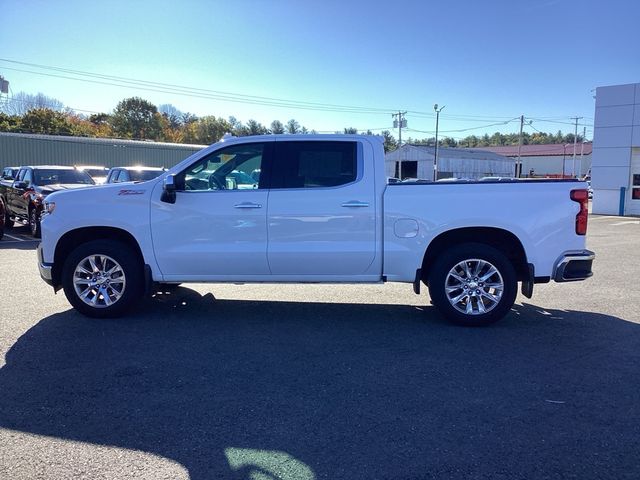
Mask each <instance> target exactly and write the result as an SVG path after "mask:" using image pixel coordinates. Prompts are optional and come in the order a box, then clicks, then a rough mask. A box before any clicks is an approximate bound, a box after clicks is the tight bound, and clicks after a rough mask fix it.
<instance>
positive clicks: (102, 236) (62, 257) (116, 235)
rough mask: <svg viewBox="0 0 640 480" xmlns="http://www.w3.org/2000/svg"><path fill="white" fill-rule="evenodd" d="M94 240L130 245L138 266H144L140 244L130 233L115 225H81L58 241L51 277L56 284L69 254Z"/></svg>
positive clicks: (60, 283)
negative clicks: (81, 226)
mask: <svg viewBox="0 0 640 480" xmlns="http://www.w3.org/2000/svg"><path fill="white" fill-rule="evenodd" d="M94 240H114V241H117V242H121V243H124V244H126V245H128V246H129V247H131V249H132V251H133V252H134V254H135V255H136V257H137V259H138V261H139V263H140V267H141V268H143V267H144V256H143V255H142V249H141V248H140V244H139V243H138V241H137V240H136V239H135V237H134V236H133V235H131V233H129V232H127V231H126V230H123V229H121V228H116V227H83V228H77V229H74V230H70V231H68V232H67V233H65V234H64V235H63V236H62V237H60V240H58V243H57V244H56V249H55V252H54V257H53V270H52V272H51V273H52V279H53V284H54V285H56V286H61V285H62V267H63V265H64V262H65V261H66V259H67V257H68V256H69V254H70V253H71V252H72V251H73V250H75V249H76V248H77V247H79V246H80V245H82V244H84V243H88V242H92V241H94Z"/></svg>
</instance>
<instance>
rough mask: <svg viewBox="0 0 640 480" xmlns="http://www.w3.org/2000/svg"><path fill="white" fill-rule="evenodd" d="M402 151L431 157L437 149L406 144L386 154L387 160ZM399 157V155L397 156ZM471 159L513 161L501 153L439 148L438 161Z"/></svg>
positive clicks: (472, 149) (473, 149) (471, 149)
mask: <svg viewBox="0 0 640 480" xmlns="http://www.w3.org/2000/svg"><path fill="white" fill-rule="evenodd" d="M402 150H418V151H422V152H425V153H427V154H428V155H430V156H435V150H436V148H435V147H432V146H428V145H413V144H409V143H408V144H405V145H402V146H401V147H400V148H399V149H398V150H394V151H393V152H389V153H387V154H386V157H387V158H392V159H393V157H394V156H395V155H393V154H394V152H398V151H402ZM396 155H397V154H396ZM445 158H452V159H459V160H461V159H469V160H498V161H507V160H511V159H510V158H507V157H506V156H505V155H501V154H500V153H496V152H491V151H488V150H483V149H477V148H455V147H438V159H445Z"/></svg>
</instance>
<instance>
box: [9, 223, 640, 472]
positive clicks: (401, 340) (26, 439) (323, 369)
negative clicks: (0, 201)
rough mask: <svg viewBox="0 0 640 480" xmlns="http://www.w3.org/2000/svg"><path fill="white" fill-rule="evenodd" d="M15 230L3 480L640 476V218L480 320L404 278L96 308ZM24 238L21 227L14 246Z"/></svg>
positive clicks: (602, 230) (202, 292) (192, 293)
mask: <svg viewBox="0 0 640 480" xmlns="http://www.w3.org/2000/svg"><path fill="white" fill-rule="evenodd" d="M8 233H9V235H8V236H5V238H4V239H3V240H2V241H0V308H1V310H0V478H1V479H11V480H14V479H15V480H17V479H40V478H47V479H49V478H50V479H72V478H74V479H75V478H90V479H94V478H99V479H130V478H136V479H164V478H167V479H187V478H191V479H194V480H196V479H197V480H204V479H213V478H224V479H226V478H232V479H241V478H242V479H247V478H251V479H260V480H262V479H280V480H288V479H314V478H316V479H321V478H322V479H359V478H363V479H427V478H473V479H483V478H487V479H489V478H491V479H519V478H522V479H525V478H536V479H537V478H548V479H555V478H557V479H560V478H562V479H564V478H577V479H585V478H594V479H595V478H598V479H602V478H611V479H622V478H629V479H637V478H640V459H639V456H638V453H639V452H640V287H639V286H638V279H639V278H640V219H632V218H620V217H606V216H594V217H591V218H590V224H589V236H588V247H589V248H591V249H592V250H595V251H596V253H597V259H596V262H595V264H594V272H595V276H594V278H592V279H590V280H589V281H586V282H579V283H574V284H563V285H560V284H553V283H551V284H548V285H537V286H536V289H535V294H534V297H533V299H532V300H528V299H526V298H524V297H522V296H519V297H518V301H517V302H518V303H517V304H516V305H515V307H514V309H513V311H512V313H511V314H510V315H509V316H508V317H507V318H506V319H505V320H503V321H502V322H500V323H498V324H496V325H494V326H492V327H489V328H483V329H469V328H462V327H455V326H452V325H449V324H448V323H446V322H445V321H444V320H442V319H441V317H440V316H439V315H438V314H437V313H436V312H435V310H434V308H433V307H431V306H430V305H429V299H428V296H427V295H426V294H423V295H421V296H416V295H414V294H413V292H412V289H411V286H407V285H393V284H389V285H371V286H353V285H351V286H319V285H310V286H303V285H294V286H282V285H270V286H268V285H260V286H255V285H194V286H188V287H180V288H178V289H177V291H175V292H174V293H170V294H158V295H156V296H155V297H154V298H151V299H147V300H144V301H142V302H141V304H140V305H139V307H138V308H137V309H136V310H135V311H134V312H133V313H132V314H131V315H130V316H129V317H127V318H123V319H118V320H109V321H104V320H102V321H100V320H92V319H87V318H84V317H81V316H80V315H78V314H76V313H75V311H73V310H71V309H70V307H69V305H68V303H67V302H66V300H65V298H64V296H63V295H62V294H60V293H59V294H58V295H54V294H53V291H52V290H51V289H50V287H48V286H47V285H45V284H44V283H43V282H42V281H41V280H40V279H39V277H38V273H37V269H36V266H35V247H36V245H37V242H34V241H31V240H29V237H28V236H27V235H23V234H26V228H23V227H20V228H18V229H14V230H12V231H9V232H8ZM12 237H13V238H12Z"/></svg>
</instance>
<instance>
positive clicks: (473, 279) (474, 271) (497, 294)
mask: <svg viewBox="0 0 640 480" xmlns="http://www.w3.org/2000/svg"><path fill="white" fill-rule="evenodd" d="M444 288H445V293H446V295H447V299H448V300H449V303H450V304H451V305H452V306H453V307H454V308H455V309H456V310H458V311H459V312H462V313H464V314H466V315H482V314H484V313H488V312H490V311H491V310H493V309H494V308H495V307H496V306H497V305H498V303H500V299H501V298H502V294H503V292H504V280H503V279H502V275H500V272H499V271H498V269H497V268H496V267H494V266H493V265H492V264H491V263H489V262H487V261H486V260H481V259H478V258H471V259H468V260H463V261H462V262H460V263H458V264H457V265H455V266H454V267H453V268H452V269H451V270H449V273H448V274H447V278H446V280H445V287H444Z"/></svg>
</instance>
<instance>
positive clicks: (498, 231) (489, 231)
mask: <svg viewBox="0 0 640 480" xmlns="http://www.w3.org/2000/svg"><path fill="white" fill-rule="evenodd" d="M465 243H476V244H485V245H487V246H489V247H492V248H495V249H496V250H499V251H500V252H502V253H503V254H504V255H505V256H506V257H507V258H508V259H509V261H510V262H511V264H512V265H513V268H514V269H515V272H516V278H517V279H518V280H520V281H522V280H528V279H529V278H530V272H529V267H528V264H527V255H526V253H525V250H524V247H523V245H522V242H521V241H520V239H519V238H518V237H517V236H516V235H514V234H513V233H511V232H509V231H507V230H504V229H502V228H496V227H465V228H457V229H453V230H447V231H446V232H443V233H441V234H439V235H438V236H437V237H435V238H434V239H433V240H432V241H431V243H430V244H429V246H428V247H427V250H426V252H425V254H424V257H423V259H422V267H421V268H422V271H421V274H422V280H423V282H425V283H427V282H428V278H429V272H430V270H431V268H432V267H433V265H434V263H435V262H436V260H437V259H438V257H439V256H440V255H441V254H442V253H444V252H445V251H447V250H448V249H450V248H452V247H454V246H457V245H461V244H465Z"/></svg>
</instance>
